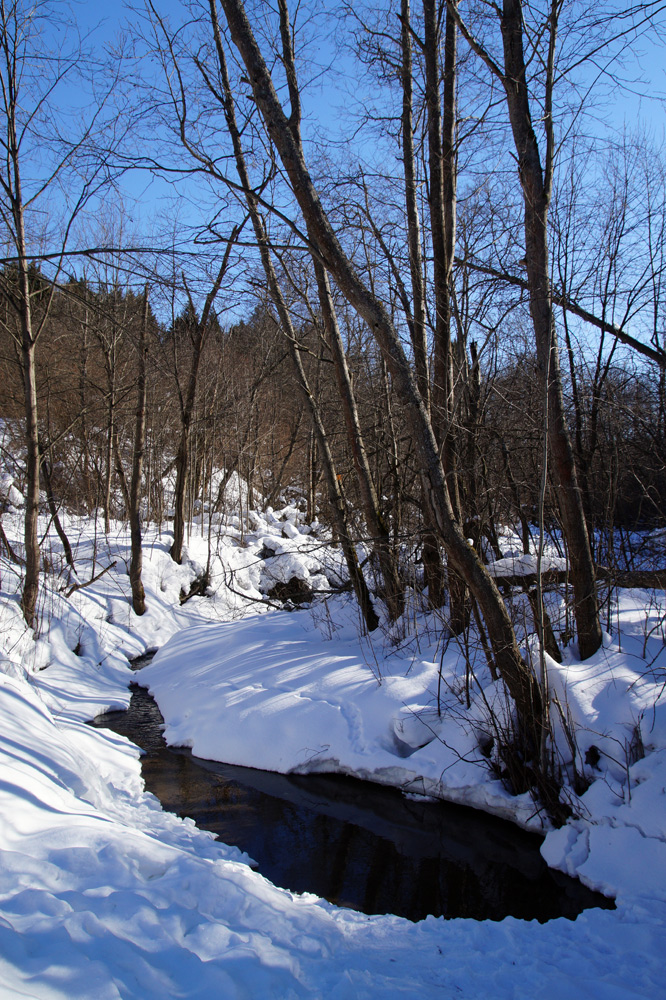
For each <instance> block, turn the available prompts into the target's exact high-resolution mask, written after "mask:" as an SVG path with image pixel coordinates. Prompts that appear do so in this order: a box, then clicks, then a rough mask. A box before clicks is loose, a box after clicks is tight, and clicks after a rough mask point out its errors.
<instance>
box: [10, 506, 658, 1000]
mask: <svg viewBox="0 0 666 1000" xmlns="http://www.w3.org/2000/svg"><path fill="white" fill-rule="evenodd" d="M3 527H4V529H5V531H6V533H7V535H8V537H9V539H10V541H11V542H12V544H13V545H14V546H15V548H17V549H18V548H19V547H20V543H19V532H20V512H18V513H17V514H16V515H13V514H12V513H11V511H10V512H9V513H8V514H5V515H4V518H3ZM216 527H217V529H218V530H219V531H220V538H219V541H218V542H216V543H215V547H214V552H213V559H212V562H211V569H212V589H213V591H214V596H213V597H210V598H192V599H191V600H189V601H187V602H186V603H185V604H182V605H181V604H180V601H179V596H180V592H181V590H185V591H187V590H188V589H189V586H190V584H191V583H192V580H193V579H194V577H195V576H196V575H197V574H200V573H201V572H202V571H203V569H204V566H205V563H206V560H207V547H206V543H205V541H204V540H203V539H202V538H199V537H193V538H191V539H190V544H189V549H188V560H187V561H186V562H185V563H184V565H183V566H180V567H179V566H175V565H174V564H173V562H172V561H171V560H170V558H169V556H168V547H169V544H170V538H169V536H168V535H160V534H159V533H157V532H156V531H149V532H147V533H146V538H145V571H144V584H145V586H146V591H147V604H148V612H147V614H146V615H145V616H144V617H143V618H137V617H136V616H135V615H134V614H133V612H132V611H131V608H130V605H129V601H128V592H129V580H128V577H127V572H126V567H127V561H128V554H129V538H128V535H127V533H126V531H124V530H123V529H122V527H121V526H119V525H115V526H114V530H113V533H112V535H111V536H110V537H109V539H108V540H107V539H106V538H105V537H104V535H103V533H102V532H101V530H100V525H99V524H98V529H97V532H95V531H94V525H93V524H92V522H89V521H83V520H81V521H76V520H73V519H69V520H68V522H67V528H68V532H69V534H70V537H71V539H72V541H73V542H74V543H75V555H76V559H77V571H78V582H80V583H84V582H86V581H87V580H89V579H90V577H91V576H93V575H94V574H95V573H99V571H100V570H101V569H103V568H104V567H105V566H108V565H110V563H111V562H112V561H113V560H114V559H115V560H116V566H115V567H114V568H112V569H110V570H109V571H108V572H107V573H105V574H104V575H103V576H102V577H100V578H99V579H98V580H97V582H96V583H93V584H92V585H90V586H87V587H84V588H81V589H78V590H75V591H73V592H72V593H71V596H69V597H67V596H66V593H67V588H68V587H71V586H72V584H73V583H75V582H76V580H75V578H73V577H72V576H71V575H70V576H69V577H68V575H67V573H66V572H65V571H64V570H62V572H61V573H60V575H59V576H58V575H57V573H58V571H59V570H60V553H59V549H58V547H57V545H56V544H55V542H53V543H52V545H51V549H50V551H49V562H50V565H51V567H52V570H53V573H52V575H51V576H50V577H49V582H48V585H47V586H46V587H45V588H44V589H43V594H42V601H41V604H40V614H41V619H42V628H41V637H40V639H39V640H38V641H37V642H35V641H34V639H33V636H32V634H31V633H27V632H26V631H25V629H24V627H23V625H22V620H21V616H20V611H19V605H18V597H17V587H18V583H19V578H18V575H17V572H16V568H15V567H12V566H11V564H10V563H9V562H8V561H7V560H6V559H5V558H4V553H3V558H2V560H1V562H0V571H1V573H2V579H1V586H2V593H1V594H0V656H1V660H0V800H1V801H0V996H2V997H36V998H39V1000H42V998H52V997H53V998H56V997H57V998H67V1000H70V998H79V997H80V998H84V997H91V998H92V997H94V998H104V1000H105V998H117V997H122V998H137V1000H139V998H141V1000H144V998H153V997H154V998H165V997H188V998H190V997H198V998H202V1000H204V998H205V1000H208V998H211V1000H212V998H215V1000H217V998H227V997H229V998H237V997H238V998H240V997H248V998H253V1000H257V998H267V1000H268V998H271V1000H272V998H285V1000H286V998H297V997H314V998H316V997H322V998H324V997H325V998H350V1000H351V998H356V1000H361V998H370V997H372V998H380V997H381V998H387V1000H392V998H396V1000H397V998H401V1000H404V998H411V997H413V998H416V997H419V998H421V997H442V998H447V1000H448V998H453V997H462V998H470V1000H471V998H477V997H478V998H483V1000H488V998H505V997H506V998H509V997H511V998H518V997H520V998H523V997H525V998H528V997H529V998H533V997H535V996H540V997H544V998H553V1000H555V998H558V1000H559V998H567V1000H574V998H583V997H585V998H588V997H594V998H601V1000H606V998H607V1000H620V998H630V997H650V998H658V997H659V998H660V997H662V996H663V995H664V981H665V979H666V960H665V959H664V948H663V941H664V928H665V925H666V790H665V789H666V709H665V708H664V704H663V702H664V697H663V696H662V688H663V687H664V684H665V682H666V652H664V615H665V609H664V601H663V597H664V595H663V594H657V595H656V597H655V595H654V594H648V593H646V592H636V591H634V592H624V593H623V594H622V595H621V597H620V606H619V608H617V609H614V610H613V614H612V616H611V617H612V623H613V632H612V635H611V634H609V635H608V636H607V637H606V642H605V644H604V648H603V649H602V650H601V651H600V652H599V653H598V654H597V655H596V656H595V657H593V658H592V660H589V661H587V662H586V663H584V664H581V663H579V662H578V661H577V660H576V658H575V655H574V651H573V650H572V649H569V650H568V651H567V655H566V657H565V663H564V664H563V665H561V666H560V665H557V664H555V663H554V662H553V661H549V662H548V667H549V675H550V683H551V688H552V690H553V691H554V693H555V694H556V695H557V697H558V700H559V703H560V705H561V706H562V710H563V717H564V719H565V720H566V724H567V727H568V728H569V730H570V732H575V734H576V740H577V747H576V753H575V758H576V766H577V770H578V772H579V774H581V775H582V776H584V777H587V779H588V780H592V783H591V785H590V787H589V789H588V791H587V792H586V793H585V794H584V795H583V796H582V798H581V799H580V800H579V801H576V802H575V805H576V808H577V811H578V813H579V818H577V819H575V820H572V821H570V822H569V823H568V824H567V825H566V826H565V827H563V828H562V829H561V830H551V831H550V832H548V834H547V837H546V840H545V842H544V847H543V853H544V856H545V857H546V859H547V860H548V862H549V863H550V864H552V865H553V866H557V867H560V868H562V869H563V870H565V871H568V872H570V873H572V874H577V875H579V876H580V877H581V878H582V879H583V880H584V881H586V882H587V883H588V884H589V885H591V886H593V887H595V888H600V889H602V890H603V891H604V892H606V893H607V894H610V895H613V896H614V897H615V898H616V900H617V909H616V910H614V911H605V910H588V911H586V912H585V913H583V914H582V915H581V916H579V917H578V919H577V920H576V921H574V922H571V921H567V920H563V919H560V920H554V921H550V922H549V923H547V924H544V925H541V924H538V923H536V922H523V921H519V920H515V919H513V918H507V919H506V920H504V921H502V922H499V923H492V922H477V921H472V920H448V921H445V920H443V919H435V918H428V919H427V920H425V921H422V922H421V923H418V924H412V923H410V922H409V921H406V920H403V919H401V918H398V917H391V916H378V917H368V916H365V915H363V914H358V913H354V912H351V911H348V910H339V909H337V908H335V907H333V906H332V905H330V904H328V903H326V902H323V901H321V900H319V899H317V898H316V897H314V896H309V895H305V896H296V895H294V894H292V893H289V892H287V891H285V890H282V889H279V888H276V887H274V886H272V885H271V884H270V883H269V882H267V881H266V880H265V879H264V878H263V877H262V876H261V875H259V874H258V873H256V872H254V871H252V869H251V868H250V867H249V866H248V865H247V864H246V863H245V862H246V861H247V859H246V858H245V857H244V856H243V855H242V854H241V852H239V851H238V850H237V849H236V848H229V847H225V846H224V845H222V844H219V843H218V842H216V841H215V840H214V839H213V838H212V837H211V835H209V834H207V833H204V832H201V831H198V830H197V829H196V828H195V827H194V825H193V824H192V822H191V821H187V820H180V819H178V818H177V817H175V816H173V815H171V814H168V813H164V812H163V811H162V810H161V808H160V806H159V804H158V803H157V801H156V800H155V799H154V798H153V797H152V796H151V795H149V794H146V793H145V792H144V790H143V785H142V781H141V777H140V768H139V760H138V751H136V749H135V748H133V747H132V746H131V745H130V744H128V743H127V741H125V740H124V739H122V738H121V737H118V736H116V735H114V734H112V733H109V732H107V731H104V730H96V729H92V728H91V727H89V726H87V725H86V724H85V722H86V720H89V719H91V718H92V717H94V716H95V715H96V714H98V713H100V712H102V711H103V710H106V709H109V708H118V707H123V706H125V705H126V704H127V703H128V699H129V693H128V691H127V684H128V682H129V680H130V677H131V676H132V679H139V680H140V681H141V682H142V683H145V684H146V685H148V686H149V687H150V688H151V690H153V691H154V692H155V694H156V696H157V699H158V702H159V704H160V708H161V710H162V712H163V714H164V716H165V719H166V736H167V739H168V740H170V741H171V742H176V743H179V744H186V745H190V746H192V747H193V749H194V751H195V753H198V754H201V755H205V756H208V757H212V758H217V759H222V760H225V761H227V762H230V763H240V764H248V765H252V766H258V767H264V768H270V769H273V770H280V771H288V770H290V769H297V770H322V769H323V770H340V771H346V772H352V773H356V774H360V775H363V776H365V777H369V778H370V779H371V780H375V781H381V782H385V783H391V784H396V785H399V786H400V787H402V788H404V789H405V790H407V791H410V792H417V793H418V792H423V791H425V792H427V793H429V794H434V795H441V796H444V797H447V798H452V799H455V800H457V801H463V802H470V803H472V804H475V805H477V806H483V807H484V808H486V809H490V810H491V811H494V812H497V813H500V814H504V815H512V816H514V817H515V818H516V820H517V821H518V822H520V823H521V824H522V825H525V826H535V825H538V824H539V823H541V822H542V820H541V817H539V815H538V814H536V813H535V812H534V807H533V803H532V802H531V800H530V799H529V797H528V796H521V797H519V798H513V797H511V796H510V795H509V794H508V792H507V791H506V789H505V788H504V786H503V785H502V783H501V782H500V781H499V780H498V778H497V776H496V774H495V773H494V772H493V771H492V770H491V768H490V767H489V766H488V760H487V759H486V757H484V755H483V754H482V753H481V748H482V747H485V748H486V750H487V748H488V737H489V736H490V735H492V722H491V719H490V716H489V709H490V708H491V707H494V708H495V711H496V713H497V714H498V715H499V716H500V717H502V713H503V712H504V711H505V706H504V701H503V698H502V697H501V691H500V689H499V686H498V685H497V684H496V683H494V682H493V681H492V678H491V677H490V676H489V674H488V671H487V667H486V666H485V661H484V657H483V653H482V650H480V649H473V650H472V651H471V652H470V651H469V650H468V653H469V655H470V662H471V664H472V668H473V676H469V677H468V685H467V688H468V689H469V699H470V707H469V708H468V707H467V689H466V685H465V673H464V667H462V668H461V664H462V663H463V660H462V658H461V656H460V650H459V649H458V648H457V647H456V646H455V645H454V644H450V645H449V647H448V648H446V649H444V650H443V649H442V647H441V645H440V644H439V635H440V633H439V630H438V629H437V628H436V627H435V625H434V624H433V623H432V622H431V623H430V624H428V622H427V619H425V618H421V619H419V618H418V616H417V612H416V611H414V619H413V624H414V625H415V626H416V625H418V628H413V629H412V630H411V633H410V635H398V634H397V632H396V631H395V630H393V631H392V632H391V631H390V630H388V629H385V630H384V632H383V633H382V634H381V636H379V637H378V638H373V639H372V641H371V640H369V639H363V640H359V638H358V636H357V632H356V629H355V621H354V616H353V613H352V612H351V610H350V608H351V605H349V604H345V602H344V601H342V600H341V599H338V598H335V599H333V598H331V599H329V600H328V601H326V602H325V603H321V604H317V605H314V606H313V608H312V610H302V611H294V612H284V611H273V610H270V609H267V603H266V601H265V599H264V596H263V595H265V594H266V593H267V592H268V591H269V590H270V589H271V586H272V585H273V584H274V583H275V582H282V583H287V582H288V581H289V580H290V579H291V577H292V576H294V575H296V576H297V577H299V578H300V579H302V580H304V581H305V583H307V584H308V585H309V586H310V587H312V588H313V589H316V590H322V589H325V586H326V581H327V580H333V579H335V577H336V574H339V573H341V567H340V564H339V556H338V555H337V554H336V553H335V552H332V551H331V550H330V549H328V548H326V547H325V545H324V544H323V541H324V540H323V538H322V536H321V534H320V533H319V532H318V531H317V530H314V531H313V530H312V529H311V527H310V526H305V525H303V524H302V523H301V519H300V517H299V515H298V511H297V510H296V509H295V508H289V509H288V510H286V511H280V512H277V513H273V512H269V513H268V514H267V515H261V516H260V515H253V517H252V518H251V519H250V522H249V524H248V523H241V522H240V521H239V520H234V519H233V518H231V519H229V520H223V519H218V524H217V526H216ZM93 556H94V559H95V568H94V571H93V568H92V567H93ZM60 588H62V589H60ZM609 621H610V619H609ZM152 647H160V652H159V653H158V654H157V656H156V657H155V660H154V661H153V663H152V665H150V666H149V667H147V668H145V669H144V671H142V672H141V674H140V675H138V678H137V676H136V675H130V671H129V667H128V662H127V658H128V657H131V656H135V655H137V654H139V653H141V652H143V651H144V650H145V649H147V648H152ZM438 690H439V706H438ZM438 708H439V710H438ZM559 725H560V728H561V731H560V743H561V744H562V747H563V748H564V749H563V755H564V757H565V758H566V757H567V756H568V757H569V758H572V757H573V753H572V751H571V750H570V749H567V747H568V743H567V740H566V734H565V732H564V728H563V727H562V726H561V724H559ZM641 752H642V753H643V756H641ZM586 758H587V763H586ZM491 759H492V751H491ZM564 763H565V764H568V766H569V770H570V773H571V764H570V761H566V760H565V761H564ZM571 794H572V795H573V793H571Z"/></svg>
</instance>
